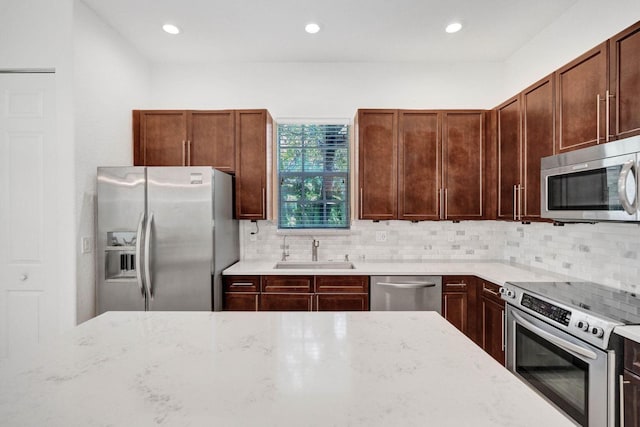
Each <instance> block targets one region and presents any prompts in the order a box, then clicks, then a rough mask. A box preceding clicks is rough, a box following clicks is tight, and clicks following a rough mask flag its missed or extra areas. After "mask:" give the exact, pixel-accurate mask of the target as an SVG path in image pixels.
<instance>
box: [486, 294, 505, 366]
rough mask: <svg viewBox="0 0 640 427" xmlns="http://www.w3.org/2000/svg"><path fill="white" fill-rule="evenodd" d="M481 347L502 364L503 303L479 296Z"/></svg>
mask: <svg viewBox="0 0 640 427" xmlns="http://www.w3.org/2000/svg"><path fill="white" fill-rule="evenodd" d="M480 305H481V308H480V310H481V311H480V312H481V315H482V348H483V349H484V351H486V352H487V353H489V354H490V355H491V357H493V358H494V359H496V360H497V361H498V362H500V363H501V364H502V365H504V333H503V331H504V303H499V302H496V301H495V300H493V299H489V298H487V297H485V296H484V295H483V296H481V297H480Z"/></svg>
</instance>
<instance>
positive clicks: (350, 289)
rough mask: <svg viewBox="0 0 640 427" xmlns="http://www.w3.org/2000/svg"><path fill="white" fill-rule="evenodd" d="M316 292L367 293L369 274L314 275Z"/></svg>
mask: <svg viewBox="0 0 640 427" xmlns="http://www.w3.org/2000/svg"><path fill="white" fill-rule="evenodd" d="M316 292H317V293H368V292H369V276H316Z"/></svg>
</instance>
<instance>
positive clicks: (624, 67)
mask: <svg viewBox="0 0 640 427" xmlns="http://www.w3.org/2000/svg"><path fill="white" fill-rule="evenodd" d="M609 48H610V50H611V51H610V53H609V57H610V62H609V64H610V69H609V73H610V79H609V92H610V94H611V95H613V96H612V97H611V98H610V99H609V101H610V103H611V104H610V105H609V108H610V112H611V117H610V123H611V124H610V129H609V131H610V134H612V135H613V136H615V137H618V138H624V137H627V136H632V135H638V134H640V22H639V23H637V24H635V25H633V26H631V27H630V28H628V29H626V30H624V31H623V32H621V33H620V34H618V35H616V36H615V37H613V38H612V39H611V40H610V44H609Z"/></svg>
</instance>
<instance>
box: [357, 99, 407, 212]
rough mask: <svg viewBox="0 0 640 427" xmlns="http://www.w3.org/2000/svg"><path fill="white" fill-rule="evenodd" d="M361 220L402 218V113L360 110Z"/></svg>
mask: <svg viewBox="0 0 640 427" xmlns="http://www.w3.org/2000/svg"><path fill="white" fill-rule="evenodd" d="M356 132H357V139H358V154H359V157H358V160H359V164H358V166H359V176H358V179H359V189H360V194H359V200H360V219H373V220H389V219H397V217H398V197H397V189H398V185H397V176H398V175H397V171H398V169H397V168H398V111H397V110H358V114H357V116H356Z"/></svg>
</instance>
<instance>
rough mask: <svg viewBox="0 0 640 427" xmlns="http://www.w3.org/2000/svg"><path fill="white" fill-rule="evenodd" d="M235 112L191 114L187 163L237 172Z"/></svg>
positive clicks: (199, 112) (200, 112)
mask: <svg viewBox="0 0 640 427" xmlns="http://www.w3.org/2000/svg"><path fill="white" fill-rule="evenodd" d="M235 115H236V114H235V112H234V111H233V110H223V111H189V123H190V126H189V137H188V139H187V141H188V145H187V148H188V152H187V158H188V164H189V165H190V166H213V167H214V168H216V169H219V170H221V171H224V172H229V173H234V172H235V169H236V168H235V166H236V158H235V156H236V149H235Z"/></svg>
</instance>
